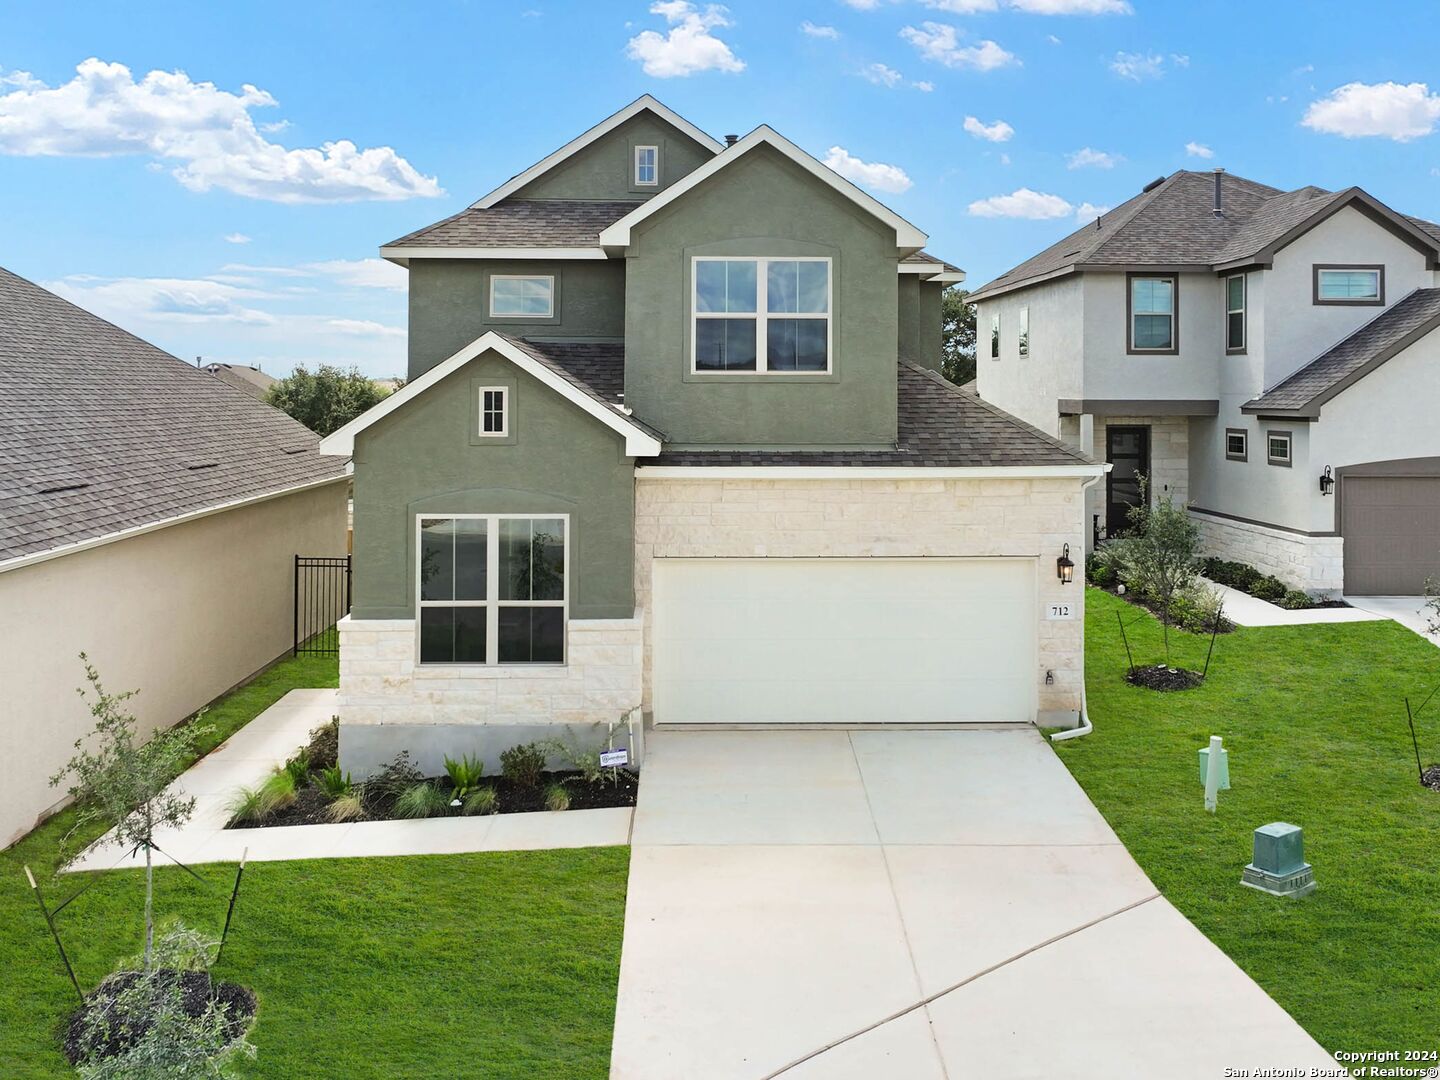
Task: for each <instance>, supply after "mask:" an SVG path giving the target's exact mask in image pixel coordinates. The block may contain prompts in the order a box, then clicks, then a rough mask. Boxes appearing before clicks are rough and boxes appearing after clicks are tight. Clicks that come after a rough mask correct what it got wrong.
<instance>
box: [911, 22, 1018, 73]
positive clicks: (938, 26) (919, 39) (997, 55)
mask: <svg viewBox="0 0 1440 1080" xmlns="http://www.w3.org/2000/svg"><path fill="white" fill-rule="evenodd" d="M900 36H901V37H902V38H904V39H905V40H906V41H908V42H909V43H910V44H911V45H913V46H914V47H915V48H916V50H917V51H918V52H919V53H920V55H921V57H923V58H924V59H926V60H933V61H934V62H935V63H937V64H944V65H945V66H946V67H952V68H973V69H974V70H976V71H993V70H995V69H996V68H1001V67H1006V66H1007V65H1010V64H1018V63H1019V62H1020V61H1019V60H1017V59H1016V58H1015V54H1014V53H1012V52H1007V51H1006V50H1005V49H1003V48H1001V47H1000V46H999V45H997V44H996V43H995V42H993V41H990V40H985V41H981V42H978V43H977V44H975V45H964V46H962V45H961V44H960V31H958V30H956V29H955V27H953V26H949V25H947V24H945V23H937V22H924V23H921V24H920V28H916V27H914V26H907V27H905V28H904V29H903V30H901V31H900Z"/></svg>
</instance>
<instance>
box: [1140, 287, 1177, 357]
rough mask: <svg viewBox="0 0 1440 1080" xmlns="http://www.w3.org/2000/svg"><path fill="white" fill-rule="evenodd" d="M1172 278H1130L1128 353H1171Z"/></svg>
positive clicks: (1173, 291) (1173, 316)
mask: <svg viewBox="0 0 1440 1080" xmlns="http://www.w3.org/2000/svg"><path fill="white" fill-rule="evenodd" d="M1176 286H1177V281H1176V279H1175V278H1174V277H1147V276H1142V275H1138V274H1137V275H1135V276H1133V277H1131V278H1130V351H1131V352H1157V353H1173V352H1175V351H1176V346H1175V340H1176V333H1175V294H1176V292H1177V289H1176Z"/></svg>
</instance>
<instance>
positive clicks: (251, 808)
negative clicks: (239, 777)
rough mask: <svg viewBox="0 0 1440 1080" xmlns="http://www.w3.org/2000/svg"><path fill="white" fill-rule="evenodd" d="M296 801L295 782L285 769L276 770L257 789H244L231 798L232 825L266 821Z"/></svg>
mask: <svg viewBox="0 0 1440 1080" xmlns="http://www.w3.org/2000/svg"><path fill="white" fill-rule="evenodd" d="M294 801H295V781H294V779H293V778H292V777H291V776H290V774H289V773H288V772H286V771H285V770H284V769H283V768H280V769H276V770H275V771H274V772H272V773H271V774H270V775H269V776H267V777H266V778H265V779H264V780H263V781H262V782H261V783H259V784H257V785H256V786H255V787H242V788H240V789H238V790H237V791H236V792H235V794H234V796H232V797H231V799H230V802H229V805H228V809H229V811H230V823H231V824H232V825H235V824H240V823H243V822H250V823H252V824H253V823H256V822H261V821H264V820H265V819H266V818H268V817H269V816H270V815H271V814H273V813H275V811H277V810H283V809H284V808H285V807H287V806H289V805H290V804H291V803H293V802H294Z"/></svg>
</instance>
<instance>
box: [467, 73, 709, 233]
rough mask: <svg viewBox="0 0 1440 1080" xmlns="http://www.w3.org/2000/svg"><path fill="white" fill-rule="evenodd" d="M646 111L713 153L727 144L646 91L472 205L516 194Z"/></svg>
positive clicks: (481, 207)
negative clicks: (718, 140)
mask: <svg viewBox="0 0 1440 1080" xmlns="http://www.w3.org/2000/svg"><path fill="white" fill-rule="evenodd" d="M644 112H649V113H652V114H654V115H655V116H657V117H659V118H660V119H661V120H663V121H665V122H666V123H667V124H669V125H670V126H671V127H673V128H675V129H677V130H678V131H680V132H681V133H682V134H684V135H686V136H688V137H689V138H691V139H693V140H694V141H695V142H697V143H699V144H700V145H701V146H703V147H704V148H705V149H707V150H709V151H711V152H712V153H716V154H718V153H719V152H720V151H721V150H723V149H724V146H723V145H722V144H721V143H719V142H717V141H716V140H715V139H713V138H711V137H710V136H709V135H707V134H706V133H705V132H703V131H701V130H700V129H699V128H697V127H696V126H695V125H694V124H692V123H690V121H688V120H686V119H685V118H684V117H683V116H681V115H680V114H679V113H677V112H675V111H674V110H673V109H670V108H668V107H667V106H665V105H662V104H661V103H660V102H659V101H656V100H655V99H654V98H653V97H651V96H650V95H649V94H645V95H643V96H641V97H639V98H637V99H635V100H634V101H632V102H631V103H630V104H629V105H627V106H625V108H623V109H621V110H620V111H619V112H617V113H614V114H612V115H611V116H608V117H606V118H605V119H604V120H601V121H600V123H598V124H596V125H595V126H594V127H592V128H590V129H589V130H588V131H586V132H584V133H583V134H581V135H578V136H576V137H575V138H573V139H571V140H570V141H569V142H568V143H566V144H565V145H564V146H562V147H560V149H558V150H556V151H555V152H554V153H551V154H549V155H547V156H546V157H544V158H542V159H541V160H539V161H537V162H536V163H535V164H534V165H531V166H530V168H528V169H526V170H525V171H524V172H521V173H517V174H516V175H514V176H512V177H511V178H510V179H509V180H507V181H505V183H503V184H501V185H500V186H499V187H497V188H496V189H495V190H494V191H492V192H490V193H489V194H487V195H484V196H482V197H481V198H479V199H477V200H476V201H475V202H474V203H473V204H472V208H473V209H477V210H486V209H489V208H490V207H492V206H494V205H495V204H496V203H498V202H500V201H501V200H502V199H506V198H508V197H509V196H511V195H514V194H515V193H516V192H518V191H519V190H520V189H521V188H523V187H525V186H526V185H527V184H529V183H531V182H532V181H534V180H536V179H538V178H539V177H541V176H543V175H544V174H545V173H547V172H549V171H550V170H551V169H554V168H555V167H556V166H558V165H560V164H561V163H562V162H564V161H566V160H568V159H570V158H572V157H574V156H575V155H576V154H578V153H580V151H582V150H584V149H585V148H586V147H589V146H591V145H592V144H594V143H595V142H597V141H599V140H600V139H602V138H604V137H605V136H606V135H609V134H610V133H611V132H612V131H614V130H615V129H616V128H618V127H620V126H621V125H622V124H625V123H626V122H627V121H629V120H631V119H632V118H634V117H636V116H638V115H640V114H641V113H644Z"/></svg>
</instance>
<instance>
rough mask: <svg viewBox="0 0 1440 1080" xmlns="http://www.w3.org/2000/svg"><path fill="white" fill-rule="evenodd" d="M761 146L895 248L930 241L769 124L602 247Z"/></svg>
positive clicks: (642, 211)
mask: <svg viewBox="0 0 1440 1080" xmlns="http://www.w3.org/2000/svg"><path fill="white" fill-rule="evenodd" d="M758 146H769V147H771V148H772V149H774V150H776V151H778V152H779V153H780V154H781V155H783V156H784V157H786V158H789V159H790V160H791V161H792V162H794V163H795V164H796V165H799V166H800V168H801V169H803V170H804V171H805V172H807V173H809V174H810V175H811V176H813V177H815V178H816V179H817V180H819V181H820V182H821V183H824V184H826V185H827V186H829V187H830V188H832V189H833V190H834V191H836V192H838V193H839V194H841V195H842V196H844V197H845V198H846V199H849V200H850V201H851V202H853V203H854V204H855V205H857V206H859V207H860V208H861V209H862V210H864V211H865V212H867V213H869V214H870V215H872V216H873V217H875V218H878V219H879V220H880V221H882V222H883V223H884V224H886V225H888V226H890V227H891V228H893V229H894V230H895V246H896V247H898V248H901V249H902V250H904V251H906V252H911V251H919V250H920V249H921V248H923V247H924V246H925V242H926V240H927V239H929V238H928V237H927V236H926V235H925V233H923V232H921V231H920V230H919V229H918V228H916V227H915V226H914V225H912V224H910V222H908V221H906V220H905V219H904V218H902V217H901V216H900V215H899V214H897V213H895V211H893V210H891V209H890V208H889V207H888V206H886V205H885V204H884V203H882V202H880V201H879V200H878V199H876V198H874V197H872V196H870V195H868V194H866V193H865V192H864V191H861V190H860V188H858V187H856V186H855V185H854V184H852V183H851V182H850V181H849V180H846V179H845V178H844V177H842V176H841V175H840V174H839V173H837V172H835V171H834V170H833V169H831V168H828V167H827V166H825V165H824V164H822V163H821V162H819V161H817V160H816V159H815V158H814V157H812V156H810V155H809V154H807V153H806V152H805V151H804V150H801V149H800V148H799V147H798V146H796V145H795V144H794V143H792V142H791V141H790V140H789V139H787V138H785V136H783V135H781V134H780V133H779V132H777V131H775V130H774V129H773V128H771V127H769V126H768V125H766V124H762V125H761V126H760V127H758V128H756V129H755V130H754V131H752V132H750V134H748V135H746V136H745V137H744V138H743V139H741V140H739V141H738V142H737V143H735V144H734V145H733V146H728V147H725V148H724V149H723V150H722V151H721V152H720V153H719V154H716V155H715V157H714V158H712V159H711V160H710V161H708V162H706V163H705V164H704V165H702V166H700V168H698V169H696V170H695V171H694V172H692V173H690V175H688V176H686V177H685V178H684V179H683V180H681V181H679V182H678V183H675V184H671V185H670V186H669V187H668V188H666V189H665V190H664V191H662V192H660V193H659V194H658V195H656V196H654V197H653V198H651V199H650V200H648V201H647V202H644V203H642V204H640V205H639V206H638V207H636V208H635V209H634V210H632V211H631V212H630V213H628V214H626V215H625V216H624V217H622V218H621V219H620V220H619V221H616V222H615V223H614V224H612V225H608V226H606V228H605V229H603V230H602V231H601V233H600V244H601V246H602V247H605V248H615V249H620V248H625V247H627V246H629V244H630V233H631V230H632V229H633V228H634V227H635V226H636V225H638V224H639V223H640V222H642V221H644V220H645V219H646V218H648V217H649V216H650V215H652V214H654V213H656V212H657V211H659V210H662V209H664V208H665V207H666V206H668V205H670V204H671V203H672V202H674V201H675V200H676V199H679V198H681V197H682V196H684V195H685V194H686V193H687V192H690V191H692V190H694V189H695V188H696V187H698V186H700V185H701V184H703V183H704V182H705V181H706V180H708V179H709V178H710V177H712V176H714V175H715V174H716V173H717V172H719V171H720V170H722V169H725V168H728V167H729V166H730V165H733V164H734V163H735V162H737V161H739V160H741V159H742V158H744V157H745V155H746V154H748V153H749V152H750V151H752V150H754V149H755V148H756V147H758Z"/></svg>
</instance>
